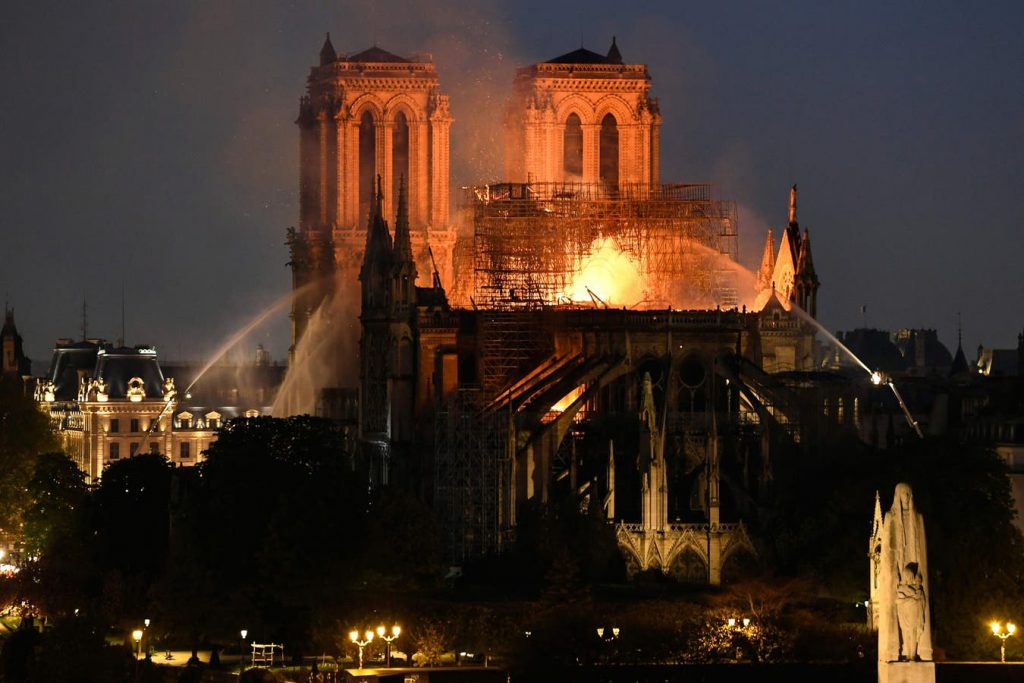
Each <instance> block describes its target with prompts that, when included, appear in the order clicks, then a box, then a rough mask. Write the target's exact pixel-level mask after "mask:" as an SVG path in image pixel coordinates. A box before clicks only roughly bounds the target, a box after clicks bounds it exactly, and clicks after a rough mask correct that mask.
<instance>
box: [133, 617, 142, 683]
mask: <svg viewBox="0 0 1024 683" xmlns="http://www.w3.org/2000/svg"><path fill="white" fill-rule="evenodd" d="M132 640H134V641H135V680H136V681H137V680H139V658H140V657H141V656H142V629H141V628H137V629H135V630H134V631H132Z"/></svg>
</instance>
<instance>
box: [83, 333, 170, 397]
mask: <svg viewBox="0 0 1024 683" xmlns="http://www.w3.org/2000/svg"><path fill="white" fill-rule="evenodd" d="M93 377H95V378H96V379H102V380H103V381H104V382H106V383H107V393H108V394H109V395H110V398H125V397H126V396H127V395H128V381H129V380H131V379H132V378H133V377H139V378H140V379H142V381H143V384H144V387H145V390H146V398H148V399H154V398H157V399H158V398H160V397H161V396H163V383H164V373H163V371H162V370H161V369H160V363H159V361H157V358H156V351H154V350H153V349H151V348H148V347H144V346H137V347H135V348H128V347H123V346H122V347H120V348H116V349H109V350H101V351H100V352H99V353H98V354H97V356H96V370H95V372H94V374H93Z"/></svg>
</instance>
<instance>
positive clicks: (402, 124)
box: [391, 112, 409, 207]
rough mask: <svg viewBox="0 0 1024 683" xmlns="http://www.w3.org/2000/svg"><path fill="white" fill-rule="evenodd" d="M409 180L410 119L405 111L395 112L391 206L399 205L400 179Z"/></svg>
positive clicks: (392, 143) (392, 133) (392, 136)
mask: <svg viewBox="0 0 1024 683" xmlns="http://www.w3.org/2000/svg"><path fill="white" fill-rule="evenodd" d="M399 178H405V182H406V183H408V182H409V121H408V120H407V119H406V118H405V113H403V112H398V113H397V114H395V124H394V126H392V128H391V206H393V207H397V206H398V184H399V183H398V179H399Z"/></svg>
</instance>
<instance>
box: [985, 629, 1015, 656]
mask: <svg viewBox="0 0 1024 683" xmlns="http://www.w3.org/2000/svg"><path fill="white" fill-rule="evenodd" d="M990 626H991V627H992V635H994V636H995V637H996V638H998V639H999V661H1000V662H1002V663H1003V664H1005V663H1006V639H1007V638H1009V637H1010V636H1012V635H1013V634H1014V633H1016V632H1017V625H1016V624H1014V623H1013V622H1009V621H1008V622H1006V628H1005V629H1003V625H1002V624H1000V623H999V622H998V621H993V622H992V623H991V624H990Z"/></svg>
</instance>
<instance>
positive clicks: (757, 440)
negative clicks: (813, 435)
mask: <svg viewBox="0 0 1024 683" xmlns="http://www.w3.org/2000/svg"><path fill="white" fill-rule="evenodd" d="M509 76H510V86H509V91H508V95H507V110H506V117H505V140H506V145H505V175H506V178H505V180H504V182H502V183H497V184H493V183H492V184H487V185H479V186H472V187H467V188H463V189H461V190H460V192H459V194H458V195H457V197H455V199H456V202H455V203H456V206H457V208H458V211H453V210H452V209H451V207H450V206H449V201H450V196H451V195H452V192H451V188H450V187H449V131H450V127H451V126H452V124H453V121H454V119H453V115H452V109H454V110H455V111H456V113H457V102H458V101H457V99H456V100H455V104H454V107H451V108H450V103H449V96H448V94H446V93H445V92H444V91H443V89H442V83H441V79H440V76H439V74H438V71H437V69H436V68H435V65H434V64H433V62H432V60H431V58H430V56H429V55H425V54H419V55H410V56H399V55H396V54H393V53H391V52H388V51H385V50H383V49H381V48H379V47H376V46H375V47H371V48H370V49H367V50H363V51H361V52H355V53H351V54H341V53H338V52H337V51H336V50H335V48H334V46H333V45H332V44H331V41H330V37H329V36H328V38H327V40H326V41H325V42H324V45H323V47H322V49H321V51H320V59H319V64H318V65H316V66H314V67H313V68H312V69H311V71H310V74H309V77H308V81H307V92H306V94H305V95H304V96H303V97H302V98H301V101H300V105H299V116H298V119H297V121H296V123H297V124H298V128H299V144H300V169H299V188H300V198H301V201H300V212H299V223H298V226H297V228H294V229H292V230H290V231H289V244H290V246H291V266H292V272H293V287H294V288H295V290H296V296H295V300H294V304H293V309H292V321H293V338H292V341H293V349H294V348H296V346H297V345H298V344H299V343H300V342H301V339H302V338H303V335H304V334H306V332H307V327H308V326H309V325H310V321H311V320H313V319H314V318H315V314H316V311H317V308H318V307H319V306H320V305H321V302H322V301H324V300H325V297H328V296H338V295H339V292H340V293H341V294H340V295H343V296H345V295H348V293H352V296H353V299H354V300H357V301H358V308H359V312H358V325H357V326H356V327H357V329H358V334H359V343H358V355H357V357H346V358H343V359H341V360H343V361H344V362H346V363H349V364H350V365H352V366H354V367H357V370H358V372H357V374H358V385H357V386H348V387H345V386H333V385H332V384H331V382H330V378H328V383H327V387H326V388H324V389H322V391H324V392H329V391H342V392H346V394H345V395H346V396H348V400H347V402H346V405H347V406H348V407H349V408H351V411H350V412H349V413H346V416H347V418H350V419H351V421H352V422H353V437H354V442H355V443H356V444H357V445H356V448H357V450H358V451H359V453H360V457H364V458H367V459H369V460H370V461H372V467H371V470H372V472H373V473H374V474H373V477H374V481H375V482H376V483H378V484H381V485H386V484H387V483H388V482H389V481H390V482H397V481H403V482H407V483H409V484H410V485H411V486H412V487H413V488H414V489H415V490H418V491H420V492H422V494H423V495H424V496H425V497H426V498H427V499H429V500H430V502H431V504H432V506H433V508H434V509H435V511H436V512H437V515H438V519H439V521H440V522H441V524H442V527H443V530H444V534H445V539H446V550H447V553H448V556H449V559H450V560H451V561H452V562H461V561H464V560H466V559H470V558H473V557H478V556H481V555H484V554H488V553H493V552H497V551H499V550H500V549H501V547H502V545H503V544H504V543H506V542H507V539H508V537H509V534H510V533H512V532H513V531H514V529H515V526H516V519H517V515H520V514H522V512H523V510H524V509H526V508H527V507H529V506H534V505H541V504H545V503H547V502H550V501H553V500H558V499H565V498H566V497H569V498H573V499H575V500H576V501H578V502H579V504H580V506H581V507H587V508H589V509H590V510H591V511H598V513H599V514H602V515H604V516H605V517H606V518H607V519H608V521H609V523H610V524H614V525H615V529H616V534H617V537H618V539H619V544H620V547H621V548H622V550H623V553H624V555H625V556H626V557H627V561H628V563H629V566H630V567H631V568H632V569H633V570H646V569H651V568H655V569H659V570H661V571H663V572H665V573H670V574H676V575H680V576H683V577H685V578H689V579H695V580H702V581H708V582H711V583H718V582H720V581H721V580H722V577H723V576H724V575H727V574H728V571H729V570H728V567H729V566H730V562H731V561H732V559H733V558H739V557H742V556H748V557H749V556H750V555H752V554H754V553H755V550H754V544H753V543H752V540H751V537H750V535H748V531H747V527H746V526H745V524H744V522H743V520H744V518H745V516H746V515H748V514H750V512H751V509H752V506H753V505H754V504H755V501H756V500H757V497H758V495H760V494H761V493H763V492H764V491H766V490H768V489H770V487H771V485H772V477H773V467H772V457H771V456H772V444H773V443H774V442H775V441H776V440H778V439H780V438H785V439H790V440H791V441H797V442H798V441H799V440H800V439H802V438H803V439H806V438H807V433H806V430H808V429H811V428H812V426H811V425H810V423H809V422H808V421H807V420H806V419H804V418H805V417H806V414H805V413H804V412H802V411H801V409H800V407H799V405H798V404H799V402H798V401H794V400H793V398H792V397H793V396H794V392H795V391H797V390H798V386H802V385H800V382H801V381H803V380H802V379H801V377H803V376H804V375H806V373H808V372H810V371H813V370H815V369H817V368H818V367H819V366H820V361H821V358H820V355H821V354H820V352H819V350H818V348H817V346H816V342H815V335H814V328H813V326H812V325H811V324H810V323H809V322H808V318H807V317H804V316H801V315H797V314H796V312H797V309H801V310H804V311H807V312H808V313H809V314H810V315H811V316H813V315H814V314H815V309H816V306H817V290H818V287H819V281H818V278H817V274H816V273H815V271H814V266H813V259H812V257H811V251H810V239H809V235H808V234H807V232H806V231H804V232H801V231H800V226H799V223H798V222H797V211H796V188H795V186H794V187H793V190H792V192H791V195H790V202H789V207H790V210H789V216H788V223H787V225H786V227H785V229H784V230H782V231H781V233H782V239H781V242H780V244H778V245H776V243H775V240H774V239H773V237H772V233H771V232H769V235H768V239H767V241H766V245H765V253H764V258H763V262H762V263H761V264H760V270H759V272H758V271H755V273H754V275H753V276H752V277H746V276H744V273H743V271H745V269H743V268H741V267H739V266H737V265H736V259H737V239H738V221H737V212H736V207H735V203H733V202H731V201H728V200H724V199H722V198H719V197H717V196H716V194H715V192H714V188H713V187H712V186H710V185H708V184H701V183H676V184H665V183H662V182H661V179H660V176H659V163H660V157H659V136H660V129H661V123H662V113H661V111H660V108H659V105H658V101H657V99H656V98H654V97H653V96H652V94H651V83H652V80H651V76H650V74H649V72H648V69H647V66H646V65H645V64H642V63H630V62H628V61H626V60H625V59H624V58H623V55H622V53H621V52H620V50H619V46H618V45H617V44H616V42H615V40H614V39H613V41H612V43H611V46H610V48H609V50H608V51H607V53H605V54H601V53H597V52H592V51H590V50H586V49H583V48H581V49H578V50H575V51H573V52H569V53H567V54H565V55H562V56H560V57H556V58H554V59H550V60H547V61H544V62H539V63H536V64H532V65H529V66H526V67H523V68H520V69H518V70H517V71H516V72H515V73H514V74H509ZM454 216H458V220H457V221H456V220H454V219H453V217H454ZM748 280H749V281H748ZM357 287H358V290H357ZM356 291H359V294H358V296H355V294H354V293H355V292H356ZM354 323H355V321H353V324H354ZM334 352H335V353H338V354H340V353H342V351H341V347H340V346H337V347H336V350H335V351H334ZM293 362H298V361H293ZM802 373H803V374H802ZM342 383H343V382H342V380H340V379H339V380H337V381H336V382H334V384H342ZM835 391H838V390H835ZM833 400H834V399H833ZM839 400H840V402H841V401H842V400H843V399H839ZM846 400H848V401H851V402H852V401H853V399H852V398H851V397H847V398H846ZM324 405H326V404H324ZM323 412H325V413H330V411H329V410H325V411H323ZM330 416H332V417H346V416H338V415H330Z"/></svg>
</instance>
